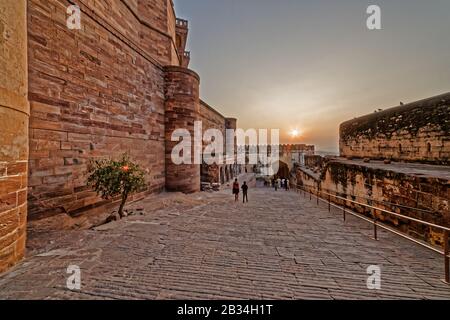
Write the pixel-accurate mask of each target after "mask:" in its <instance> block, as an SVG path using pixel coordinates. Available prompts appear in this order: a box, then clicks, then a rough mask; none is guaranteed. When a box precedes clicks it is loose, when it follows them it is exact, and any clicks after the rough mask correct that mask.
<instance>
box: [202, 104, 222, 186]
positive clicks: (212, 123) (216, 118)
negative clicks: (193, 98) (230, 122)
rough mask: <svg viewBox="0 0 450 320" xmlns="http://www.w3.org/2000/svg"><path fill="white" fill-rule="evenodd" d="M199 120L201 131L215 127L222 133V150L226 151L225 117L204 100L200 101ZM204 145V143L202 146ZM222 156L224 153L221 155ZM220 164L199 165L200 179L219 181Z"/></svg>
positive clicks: (211, 181)
mask: <svg viewBox="0 0 450 320" xmlns="http://www.w3.org/2000/svg"><path fill="white" fill-rule="evenodd" d="M200 120H201V121H202V129H203V133H204V132H205V131H206V130H208V129H217V130H219V131H220V132H221V133H222V136H223V138H224V140H223V151H224V153H225V152H226V132H225V130H226V118H225V117H224V116H222V115H221V114H220V113H219V112H217V111H216V110H215V109H213V108H212V107H211V106H209V105H208V104H207V103H206V102H204V101H200ZM204 147H206V145H205V146H204ZM223 156H224V155H223ZM222 167H223V165H222V164H214V165H207V164H205V163H204V164H202V166H201V181H202V182H209V183H221V179H220V171H221V168H222Z"/></svg>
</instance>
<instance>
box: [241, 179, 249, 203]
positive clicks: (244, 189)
mask: <svg viewBox="0 0 450 320" xmlns="http://www.w3.org/2000/svg"><path fill="white" fill-rule="evenodd" d="M242 193H243V195H244V196H243V201H242V202H243V203H245V202H248V185H247V182H246V181H244V184H243V185H242Z"/></svg>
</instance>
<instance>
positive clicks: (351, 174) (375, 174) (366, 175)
mask: <svg viewBox="0 0 450 320" xmlns="http://www.w3.org/2000/svg"><path fill="white" fill-rule="evenodd" d="M297 183H298V185H299V186H301V187H303V188H305V189H306V190H309V191H310V192H312V193H314V194H316V193H317V190H321V191H323V192H327V193H331V194H335V195H338V196H340V197H344V198H346V199H348V200H351V201H357V202H360V203H364V204H369V205H373V206H375V207H377V208H380V209H385V210H389V211H393V212H396V213H399V214H403V215H405V216H409V217H412V218H416V219H420V220H424V221H428V222H432V223H435V224H438V225H443V226H449V225H450V211H449V199H450V188H449V183H450V180H448V179H444V178H442V179H439V178H436V177H433V176H417V175H412V174H406V173H402V172H399V171H398V170H395V169H394V168H391V167H389V166H387V167H386V168H385V169H379V168H377V167H371V166H370V165H369V164H364V163H356V162H355V163H352V162H351V161H350V162H349V161H346V160H330V161H325V162H324V164H323V168H322V170H321V171H319V172H318V171H316V170H313V168H299V169H297ZM324 197H325V198H326V196H324ZM331 200H332V201H333V202H335V203H337V204H339V205H341V206H342V205H345V206H346V207H347V208H351V209H353V210H355V211H356V212H359V213H362V214H365V215H366V216H367V217H370V218H374V217H376V218H377V219H378V220H379V221H382V222H384V223H386V224H388V225H391V226H392V227H394V228H396V229H398V230H400V231H402V232H404V233H406V234H409V235H411V236H414V237H416V238H418V239H421V240H424V241H427V242H430V243H431V244H434V245H437V246H441V245H442V244H443V233H442V231H441V230H438V229H433V228H430V227H426V226H423V225H421V224H418V223H415V222H412V221H410V220H407V219H401V218H397V217H394V216H392V215H389V214H387V213H384V212H381V211H378V210H376V212H372V211H371V210H370V209H367V208H364V207H362V206H359V205H357V204H354V203H352V202H350V201H344V200H337V199H334V198H331ZM416 209H417V210H416Z"/></svg>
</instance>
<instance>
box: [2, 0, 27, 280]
mask: <svg viewBox="0 0 450 320" xmlns="http://www.w3.org/2000/svg"><path fill="white" fill-rule="evenodd" d="M26 8H27V1H26V0H14V1H1V2H0V273H1V272H4V271H5V270H7V269H8V268H10V267H11V266H13V265H14V264H16V263H17V262H18V261H19V260H20V259H22V257H23V256H24V252H25V237H26V220H27V219H26V216H27V169H28V119H29V104H28V99H27V90H28V80H27V79H28V75H27V27H26Z"/></svg>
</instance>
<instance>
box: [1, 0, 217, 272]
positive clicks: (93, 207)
mask: <svg viewBox="0 0 450 320" xmlns="http://www.w3.org/2000/svg"><path fill="white" fill-rule="evenodd" d="M77 3H78V4H79V6H80V10H81V29H80V30H76V29H69V28H68V27H67V19H68V18H69V15H68V14H67V8H68V7H69V6H70V5H71V4H72V3H71V2H69V1H66V0H28V1H25V0H17V1H1V2H0V125H1V127H2V130H1V132H0V272H1V271H2V270H4V269H6V268H7V267H9V266H10V265H12V264H14V263H15V262H16V261H17V260H18V259H20V257H21V256H23V250H24V247H25V225H26V220H27V204H26V202H27V200H26V199H27V190H28V218H29V219H31V220H37V219H42V218H50V217H53V216H55V215H61V214H67V215H68V216H72V217H73V216H79V215H87V214H93V215H94V214H97V213H99V212H103V211H105V210H112V208H113V207H114V206H115V205H116V203H115V202H114V201H113V200H111V201H105V200H102V199H100V198H99V197H98V196H97V195H96V194H95V193H93V192H92V191H91V190H90V189H89V188H88V187H87V186H86V178H87V166H88V164H89V161H90V160H91V159H94V158H98V157H116V156H119V155H120V154H122V153H125V152H127V153H129V154H130V156H131V158H132V159H133V160H135V161H136V162H138V163H139V164H140V165H141V167H142V168H143V169H144V170H145V171H146V173H147V174H146V182H147V190H146V192H144V193H143V194H140V195H136V197H142V196H143V195H145V194H151V193H157V192H160V191H162V190H163V189H165V188H166V189H168V190H175V191H181V192H185V193H190V192H195V191H199V190H200V165H196V166H195V165H181V166H174V165H173V164H172V163H171V161H170V158H168V157H167V155H168V152H169V148H170V147H171V146H172V145H171V142H170V139H169V141H167V139H168V137H170V136H171V133H172V132H171V130H174V129H176V128H180V127H184V128H185V129H188V131H189V132H191V133H192V132H193V127H192V126H193V123H192V122H193V121H194V120H197V119H202V120H207V121H208V122H209V123H212V122H217V119H218V117H217V116H216V115H215V114H217V112H216V111H215V110H214V109H213V108H211V107H210V109H211V110H209V111H208V112H207V113H204V114H202V110H200V93H199V81H200V79H199V76H198V75H197V74H195V72H193V71H191V70H189V69H188V65H189V61H190V53H189V52H186V51H185V48H186V43H187V37H188V30H189V24H188V21H186V20H181V19H177V18H176V14H175V11H174V7H173V3H172V0H123V1H116V0H105V1H91V0H87V1H77ZM27 22H28V23H27ZM27 45H28V48H27ZM27 57H28V59H27ZM27 73H28V76H27ZM27 97H28V99H27ZM28 101H29V102H30V104H28ZM219 118H220V119H219V120H220V121H221V122H222V123H223V127H225V122H226V119H225V117H219ZM207 126H208V125H207ZM166 142H168V143H167V144H166ZM27 172H28V189H27ZM130 200H133V199H130Z"/></svg>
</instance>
